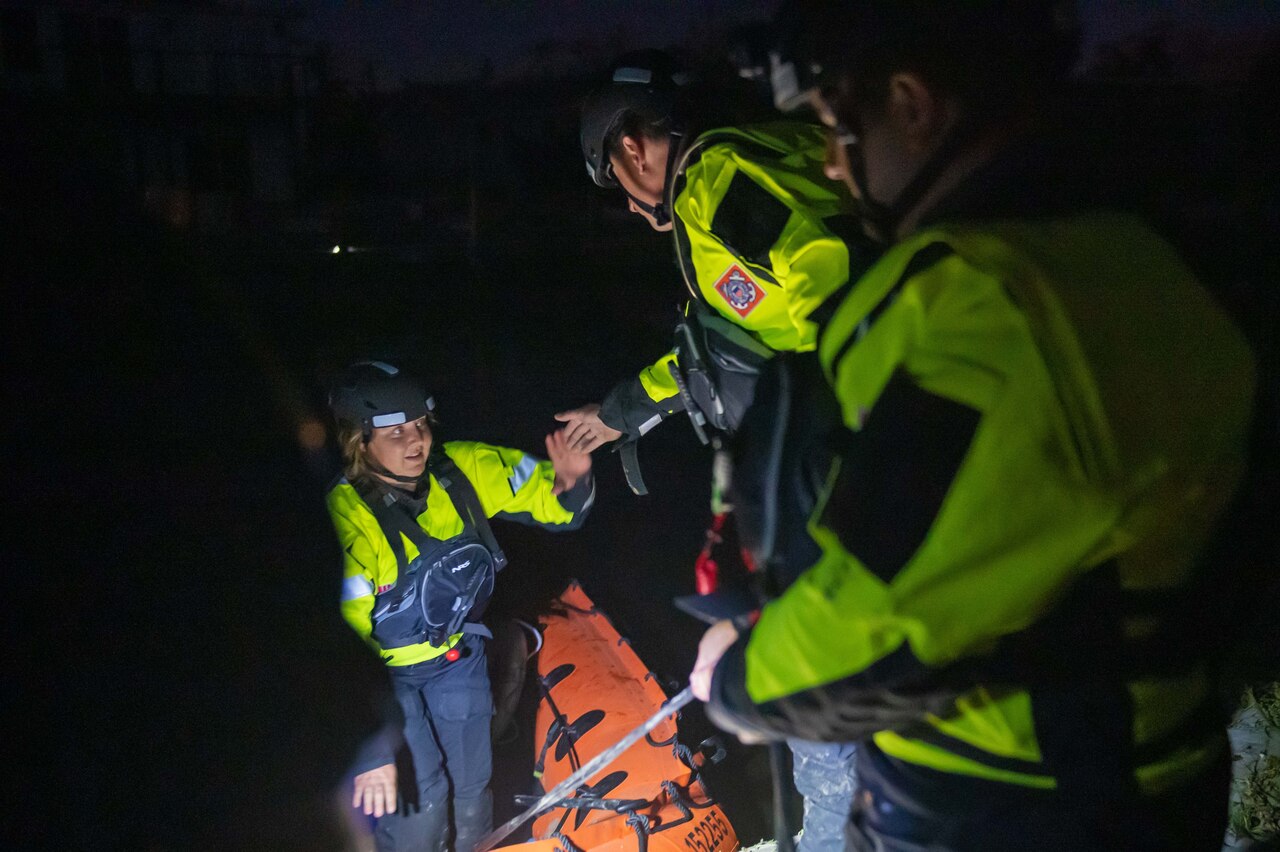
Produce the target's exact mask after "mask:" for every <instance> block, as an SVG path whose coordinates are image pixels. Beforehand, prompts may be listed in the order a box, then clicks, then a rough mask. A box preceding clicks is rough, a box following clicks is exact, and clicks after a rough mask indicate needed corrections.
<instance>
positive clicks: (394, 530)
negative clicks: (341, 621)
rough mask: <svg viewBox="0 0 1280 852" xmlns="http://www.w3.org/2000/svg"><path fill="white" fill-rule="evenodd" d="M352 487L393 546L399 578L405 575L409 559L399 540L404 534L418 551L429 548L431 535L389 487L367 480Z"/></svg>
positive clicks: (363, 479)
mask: <svg viewBox="0 0 1280 852" xmlns="http://www.w3.org/2000/svg"><path fill="white" fill-rule="evenodd" d="M351 486H352V487H353V488H355V490H356V493H357V494H359V495H360V499H361V500H363V501H364V503H365V505H366V506H368V507H369V511H371V512H373V517H374V519H375V520H377V522H378V526H379V527H380V528H381V529H382V534H383V536H385V537H386V539H387V543H388V544H389V545H391V552H392V553H394V554H395V557H396V566H397V568H398V569H399V570H398V572H397V575H396V576H397V577H403V576H405V574H406V573H407V572H408V570H409V560H408V558H407V557H406V555H405V552H404V541H403V540H402V539H401V538H400V536H401V534H402V533H403V534H404V535H405V536H407V537H408V538H409V540H410V541H412V542H413V543H414V544H415V545H416V546H417V548H418V550H419V551H421V550H425V549H426V547H427V546H428V545H429V543H430V541H431V538H430V536H428V535H427V534H426V532H425V531H424V530H423V529H422V527H420V526H418V524H417V522H416V521H415V520H414V519H413V518H412V517H410V516H409V512H408V511H407V509H406V507H404V505H403V504H401V503H400V501H399V500H397V499H396V495H395V493H394V492H392V491H390V490H388V489H386V488H379V487H378V486H377V485H376V483H374V482H372V481H370V480H369V479H365V478H360V479H356V480H353V481H352V482H351ZM393 487H394V486H393ZM463 520H464V521H465V520H466V519H465V518H464V519H463Z"/></svg>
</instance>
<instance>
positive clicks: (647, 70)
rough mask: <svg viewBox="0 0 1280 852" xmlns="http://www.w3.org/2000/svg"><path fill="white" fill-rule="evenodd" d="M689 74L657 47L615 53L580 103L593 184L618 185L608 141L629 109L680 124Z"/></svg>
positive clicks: (674, 125)
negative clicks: (597, 83)
mask: <svg viewBox="0 0 1280 852" xmlns="http://www.w3.org/2000/svg"><path fill="white" fill-rule="evenodd" d="M691 79H692V77H691V76H690V75H689V74H688V73H687V72H686V71H685V70H684V69H683V68H682V67H681V66H680V65H679V63H677V62H676V60H675V59H674V58H673V57H672V56H671V55H669V54H667V53H664V52H662V51H661V50H638V51H635V52H632V53H627V54H624V55H622V56H620V57H618V59H617V60H616V61H615V62H614V63H613V66H612V67H611V68H610V70H609V80H608V82H606V83H605V84H604V85H603V86H601V87H600V88H598V89H596V90H595V91H594V92H592V93H591V94H590V95H588V96H587V99H586V100H585V101H584V102H583V104H582V130H581V141H582V156H583V158H584V159H585V160H586V164H587V174H589V175H591V179H592V180H593V181H594V182H595V184H596V186H601V187H605V188H606V189H612V188H613V187H616V186H617V185H618V182H617V180H616V179H615V178H614V176H613V169H612V168H611V167H610V164H609V146H610V144H611V143H612V142H613V139H614V137H615V136H616V135H617V133H618V130H619V129H620V128H621V125H622V119H623V117H624V116H625V115H626V114H627V113H628V112H632V111H637V112H641V113H647V114H650V115H655V116H670V118H671V122H672V130H673V131H679V130H680V127H679V123H680V122H679V116H678V106H679V104H678V96H679V93H680V90H681V87H683V86H685V85H686V84H688V83H689V81H690V80H691Z"/></svg>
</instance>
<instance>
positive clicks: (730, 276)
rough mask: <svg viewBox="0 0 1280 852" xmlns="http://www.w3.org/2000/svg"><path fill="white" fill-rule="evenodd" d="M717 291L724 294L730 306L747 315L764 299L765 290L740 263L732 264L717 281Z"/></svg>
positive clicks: (742, 314) (739, 314) (740, 314)
mask: <svg viewBox="0 0 1280 852" xmlns="http://www.w3.org/2000/svg"><path fill="white" fill-rule="evenodd" d="M716 292H717V293H719V294H720V295H721V296H724V300H725V301H726V302H728V303H729V307H731V308H733V309H734V310H735V311H737V312H738V316H743V317H745V316H746V315H747V314H749V313H751V312H752V311H753V310H755V307H756V305H758V304H760V303H761V302H763V301H764V290H762V289H760V285H759V284H757V283H756V282H755V281H752V280H751V276H750V275H748V274H747V273H746V272H744V271H743V270H742V267H741V266H738V264H736V263H735V264H733V265H731V266H730V267H729V268H728V269H726V270H725V273H724V275H721V276H720V280H719V281H717V282H716Z"/></svg>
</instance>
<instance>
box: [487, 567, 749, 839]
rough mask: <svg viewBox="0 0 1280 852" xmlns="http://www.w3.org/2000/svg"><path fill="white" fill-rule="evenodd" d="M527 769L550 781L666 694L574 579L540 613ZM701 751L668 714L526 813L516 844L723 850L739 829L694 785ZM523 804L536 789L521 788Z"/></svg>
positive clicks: (624, 730) (636, 721) (606, 743)
mask: <svg viewBox="0 0 1280 852" xmlns="http://www.w3.org/2000/svg"><path fill="white" fill-rule="evenodd" d="M541 621H542V624H543V630H542V634H543V646H542V650H541V652H540V653H539V655H538V678H539V692H540V700H539V704H538V711H537V720H536V734H535V738H534V744H535V746H536V747H537V748H538V750H539V753H538V755H537V762H536V763H535V767H534V771H535V775H538V774H540V781H541V783H542V789H543V790H550V789H552V788H554V787H555V785H556V784H558V783H560V782H561V781H563V780H564V779H565V778H567V777H568V776H569V775H570V774H571V773H572V772H573V771H574V770H576V769H577V768H578V767H579V766H581V765H582V764H583V763H585V762H586V761H588V760H590V759H591V758H592V757H593V756H595V755H596V754H597V753H599V752H601V751H604V750H605V749H607V748H609V746H611V745H613V744H614V743H615V742H617V741H618V740H620V739H621V738H622V737H623V735H625V734H626V733H627V732H629V731H631V730H632V729H634V728H635V727H637V726H638V725H640V724H641V723H642V722H644V721H645V719H647V718H648V717H649V716H651V715H653V713H654V712H656V711H657V710H658V708H659V707H661V706H662V704H663V702H664V701H666V699H667V696H666V694H665V693H664V692H663V690H662V687H661V686H659V685H658V680H657V678H656V677H655V676H654V674H653V673H652V672H650V671H649V670H648V668H646V667H645V665H644V663H642V662H641V661H640V658H639V657H637V656H636V654H635V652H634V651H632V650H631V645H630V644H629V643H628V642H627V640H625V639H624V638H622V637H621V636H620V635H618V631H617V630H615V629H614V627H613V625H612V624H610V623H609V619H608V618H606V617H605V616H604V615H603V614H601V613H600V612H599V611H598V610H597V609H596V607H595V604H593V603H592V602H591V599H590V598H588V597H587V595H586V593H585V592H584V591H583V590H582V587H581V586H579V585H578V583H577V582H573V583H571V584H570V585H569V588H568V589H566V590H565V592H564V593H563V594H561V595H560V597H558V598H557V599H556V600H555V601H554V602H553V603H552V605H551V607H550V609H549V611H548V612H547V613H546V614H545V615H543V616H542V619H541ZM702 760H703V756H702V755H701V754H697V753H694V752H693V751H692V750H690V749H689V748H687V747H686V746H684V745H682V744H681V743H680V741H679V739H678V738H677V731H676V718H675V717H674V716H673V717H672V718H670V719H668V720H666V721H664V722H662V723H661V724H660V725H659V726H658V727H657V728H655V729H654V730H653V731H652V732H651V733H650V734H649V735H648V737H646V738H645V739H644V740H641V741H640V742H637V743H636V744H635V745H633V746H631V748H629V749H627V750H626V751H625V752H623V753H622V755H621V756H619V757H618V759H617V760H615V761H613V763H611V764H609V765H608V766H606V767H604V768H603V769H601V770H600V772H599V773H598V774H597V775H595V776H594V777H592V778H590V779H588V780H587V782H586V783H585V784H584V785H583V786H581V787H579V788H578V789H577V791H576V793H575V794H574V795H573V797H572V798H569V799H566V800H564V801H563V802H562V803H561V804H560V805H558V806H554V807H552V808H551V809H550V810H549V811H547V812H546V813H544V814H542V815H541V816H539V817H538V818H537V820H536V821H535V822H534V826H533V838H534V839H533V841H532V842H531V843H523V844H519V845H517V846H509V847H504V848H507V849H512V850H514V849H519V850H522V852H544V850H545V852H551V850H560V852H576V850H590V852H647V850H648V851H649V852H674V851H675V850H679V852H691V851H692V852H731V850H735V849H738V848H739V845H738V838H737V836H736V835H735V834H734V832H733V828H732V826H730V825H729V821H728V819H726V818H725V815H724V811H723V810H721V808H720V806H719V805H717V804H716V803H715V801H714V800H713V799H712V798H711V796H710V795H709V794H708V793H707V790H706V788H705V787H704V786H703V783H702V780H701V778H700V777H699V774H698V767H699V766H700V765H701V763H702ZM521 798H522V800H524V801H525V802H527V803H528V804H532V802H533V801H535V799H536V797H521Z"/></svg>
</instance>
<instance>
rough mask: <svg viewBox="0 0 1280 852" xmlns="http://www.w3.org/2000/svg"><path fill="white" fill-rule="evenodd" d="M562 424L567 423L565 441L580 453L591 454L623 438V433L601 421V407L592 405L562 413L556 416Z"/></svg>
mask: <svg viewBox="0 0 1280 852" xmlns="http://www.w3.org/2000/svg"><path fill="white" fill-rule="evenodd" d="M556 419H557V420H559V421H560V422H561V423H566V424H568V425H566V426H565V428H564V431H565V439H566V440H567V441H568V444H569V446H570V447H572V448H573V449H574V450H575V451H577V452H580V453H589V452H591V451H592V450H595V449H597V448H599V447H600V446H601V445H603V444H607V443H609V442H610V441H616V440H618V439H619V438H621V437H622V433H621V432H619V431H618V430H617V429H614V428H613V427H611V426H607V425H605V422H604V421H603V420H601V419H600V406H599V405H598V404H597V403H594V402H593V403H590V404H588V405H584V406H582V407H580V408H574V409H571V410H569V411H561V412H560V413H559V414H557V415H556Z"/></svg>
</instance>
